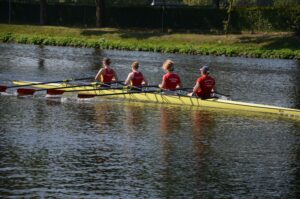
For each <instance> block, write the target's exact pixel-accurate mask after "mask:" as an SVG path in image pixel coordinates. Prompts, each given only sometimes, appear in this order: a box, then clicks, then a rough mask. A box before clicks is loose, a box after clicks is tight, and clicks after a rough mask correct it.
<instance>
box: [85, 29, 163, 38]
mask: <svg viewBox="0 0 300 199" xmlns="http://www.w3.org/2000/svg"><path fill="white" fill-rule="evenodd" d="M106 34H117V35H119V36H120V37H121V38H125V39H129V38H135V39H148V38H150V37H160V36H163V35H166V34H168V33H161V32H159V31H153V30H152V31H151V30H149V31H140V30H136V31H135V30H130V31H129V30H128V31H124V30H82V31H81V35H84V36H102V35H106Z"/></svg>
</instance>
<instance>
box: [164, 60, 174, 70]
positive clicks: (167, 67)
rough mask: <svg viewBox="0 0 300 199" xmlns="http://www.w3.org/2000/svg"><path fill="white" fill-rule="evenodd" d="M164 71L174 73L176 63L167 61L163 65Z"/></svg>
mask: <svg viewBox="0 0 300 199" xmlns="http://www.w3.org/2000/svg"><path fill="white" fill-rule="evenodd" d="M163 69H165V70H169V71H174V62H173V61H172V60H170V59H167V60H166V61H165V62H164V63H163Z"/></svg>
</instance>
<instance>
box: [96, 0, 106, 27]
mask: <svg viewBox="0 0 300 199" xmlns="http://www.w3.org/2000/svg"><path fill="white" fill-rule="evenodd" d="M95 3H96V27H97V28H101V27H103V26H104V9H105V3H104V0H95Z"/></svg>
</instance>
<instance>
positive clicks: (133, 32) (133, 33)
mask: <svg viewBox="0 0 300 199" xmlns="http://www.w3.org/2000/svg"><path fill="white" fill-rule="evenodd" d="M174 33H178V34H204V35H222V34H224V32H223V31H222V30H173V29H167V28H166V29H165V30H164V32H162V31H161V30H159V29H149V30H147V29H130V30H119V29H112V30H99V29H98V30H94V29H83V30H82V31H81V35H83V36H101V35H105V34H118V35H119V36H120V37H121V38H124V39H130V38H134V39H148V38H151V37H161V36H164V35H170V34H174ZM233 34H240V32H235V33H233Z"/></svg>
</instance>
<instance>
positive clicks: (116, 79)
mask: <svg viewBox="0 0 300 199" xmlns="http://www.w3.org/2000/svg"><path fill="white" fill-rule="evenodd" d="M114 74H115V75H114V78H115V81H116V82H117V81H118V75H117V73H116V72H115V71H114Z"/></svg>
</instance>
